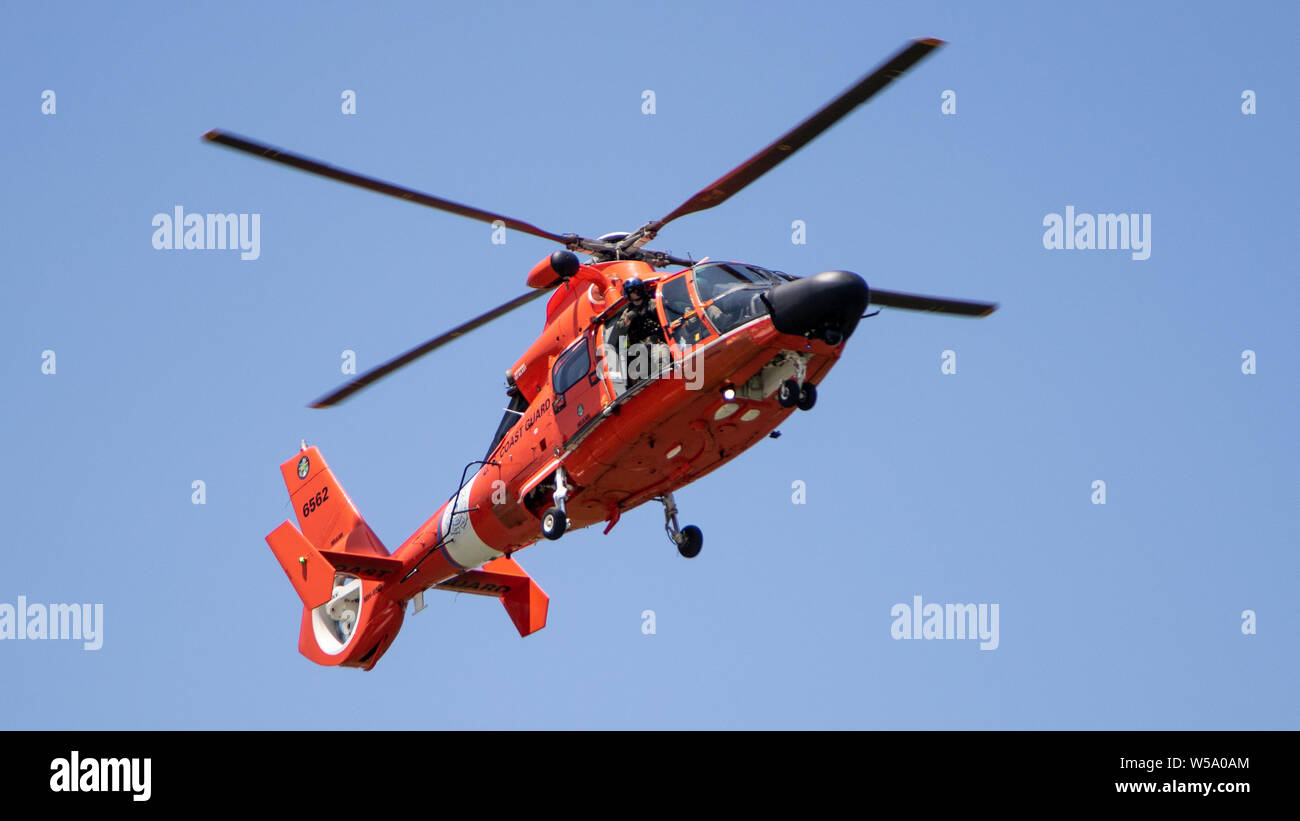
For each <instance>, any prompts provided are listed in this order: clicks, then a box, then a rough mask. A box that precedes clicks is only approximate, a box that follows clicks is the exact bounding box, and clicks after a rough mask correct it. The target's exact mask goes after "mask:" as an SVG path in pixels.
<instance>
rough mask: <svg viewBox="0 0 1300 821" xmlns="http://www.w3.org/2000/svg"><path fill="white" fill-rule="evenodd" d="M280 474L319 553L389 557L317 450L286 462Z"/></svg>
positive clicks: (300, 521) (303, 526) (306, 452)
mask: <svg viewBox="0 0 1300 821" xmlns="http://www.w3.org/2000/svg"><path fill="white" fill-rule="evenodd" d="M280 473H281V475H283V476H284V486H285V487H286V488H287V489H288V490H289V498H290V499H291V500H292V502H293V512H294V515H295V516H297V517H298V527H299V528H301V530H302V533H303V535H304V536H306V537H307V540H308V541H309V542H311V543H312V544H313V545H315V546H316V549H317V550H332V551H336V552H341V553H368V554H370V555H374V556H387V555H388V550H387V549H386V548H385V547H384V544H383V542H381V541H379V537H378V536H376V535H375V533H374V531H373V530H371V529H370V525H368V524H366V520H365V519H363V518H362V517H361V513H360V512H359V511H358V510H357V508H356V505H354V504H352V500H351V499H349V498H348V494H347V493H346V492H344V490H343V486H342V485H340V484H339V480H338V478H337V477H336V476H335V475H334V471H332V470H330V468H329V465H327V464H325V458H324V457H323V456H321V455H320V451H319V450H318V449H317V448H315V447H310V448H307V449H306V450H304V451H302V452H301V453H299V454H298V455H297V456H295V457H293V458H291V459H288V460H286V461H285V462H284V463H283V464H282V465H280Z"/></svg>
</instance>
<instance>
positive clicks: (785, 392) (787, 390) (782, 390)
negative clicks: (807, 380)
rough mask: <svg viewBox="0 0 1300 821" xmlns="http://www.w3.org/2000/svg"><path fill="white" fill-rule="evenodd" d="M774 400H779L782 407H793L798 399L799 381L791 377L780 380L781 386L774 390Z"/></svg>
mask: <svg viewBox="0 0 1300 821" xmlns="http://www.w3.org/2000/svg"><path fill="white" fill-rule="evenodd" d="M776 401H778V402H780V403H781V407H783V408H793V407H794V406H795V404H796V403H797V402H798V401H799V383H798V382H796V381H794V380H793V379H787V380H785V381H784V382H782V383H781V387H779V388H777V390H776Z"/></svg>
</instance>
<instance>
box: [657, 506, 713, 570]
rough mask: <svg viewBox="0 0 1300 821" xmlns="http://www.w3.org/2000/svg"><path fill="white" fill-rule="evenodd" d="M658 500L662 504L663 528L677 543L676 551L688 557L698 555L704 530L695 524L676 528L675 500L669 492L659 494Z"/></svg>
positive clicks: (691, 557)
mask: <svg viewBox="0 0 1300 821" xmlns="http://www.w3.org/2000/svg"><path fill="white" fill-rule="evenodd" d="M659 501H660V502H661V503H663V506H664V530H665V531H667V533H668V538H669V540H670V541H672V543H673V544H675V545H677V552H678V553H680V554H682V555H683V556H685V557H686V558H688V559H694V558H695V557H696V556H698V555H700V548H702V547H704V532H703V531H701V530H700V529H699V528H698V527H696V526H695V525H687V526H686V527H683V528H681V529H680V530H679V529H678V527H677V502H676V500H674V499H673V495H672V494H671V493H665V494H664V495H663V496H660V497H659Z"/></svg>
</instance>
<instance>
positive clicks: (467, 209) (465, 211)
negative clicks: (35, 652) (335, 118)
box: [203, 129, 574, 245]
mask: <svg viewBox="0 0 1300 821" xmlns="http://www.w3.org/2000/svg"><path fill="white" fill-rule="evenodd" d="M203 139H205V140H207V141H208V142H214V143H217V144H219V145H224V146H226V147H227V148H233V149H235V150H236V151H243V152H244V153H246V154H252V155H253V156H254V157H261V158H262V159H264V160H270V161H272V162H278V163H280V164H281V165H288V166H291V167H293V168H297V169H299V170H300V171H306V172H308V173H310V174H316V175H318V176H321V177H329V178H330V179H332V180H338V181H339V182H345V183H347V184H348V185H355V186H358V187H360V188H366V189H369V190H371V191H375V192H377V193H380V194H387V195H388V196H390V197H397V198H398V199H400V200H407V201H409V202H417V203H419V204H420V205H427V206H429V207H430V208H437V209H438V210H439V211H450V212H451V213H453V214H459V215H460V216H462V217H469V218H470V219H473V220H478V221H480V222H487V223H492V222H497V221H498V220H499V221H501V222H502V223H504V224H505V226H506V227H507V228H509V229H510V230H512V231H521V232H523V233H525V234H532V235H533V236H535V237H541V238H542V239H549V240H552V241H554V242H558V243H560V244H561V245H568V243H569V241H570V240H571V239H574V237H565V236H562V235H560V234H552V233H551V232H550V231H543V230H542V229H541V228H538V227H537V226H535V225H531V224H529V223H527V222H523V221H522V220H517V219H512V218H511V217H507V216H503V215H502V214H495V213H493V212H491V211H484V210H482V209H481V208H474V207H472V206H469V205H462V204H460V203H458V202H452V201H451V200H444V199H443V198H441V197H435V196H433V195H432V194H422V193H420V192H419V191H415V190H412V189H410V188H403V187H402V186H400V185H393V184H392V183H388V182H384V181H383V180H377V179H374V178H372V177H365V176H362V175H361V174H354V173H352V172H351V171H345V170H343V169H342V168H335V167H334V166H332V165H326V164H325V163H323V162H320V161H318V160H313V159H311V158H309V157H303V156H300V155H298V154H290V153H289V152H288V151H281V150H280V149H278V148H273V147H272V146H269V145H263V144H262V143H257V142H254V141H252V140H249V139H245V138H244V137H240V136H237V135H235V134H228V133H226V132H224V131H217V130H215V129H214V130H212V131H209V132H208V133H206V134H204V135H203Z"/></svg>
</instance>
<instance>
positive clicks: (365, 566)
mask: <svg viewBox="0 0 1300 821" xmlns="http://www.w3.org/2000/svg"><path fill="white" fill-rule="evenodd" d="M320 554H321V556H323V557H324V558H325V560H326V561H328V562H329V563H330V564H331V565H333V566H334V568H335V569H336V570H338V571H339V572H340V573H350V574H352V575H353V576H360V577H361V578H363V579H381V580H383V581H396V580H397V579H398V578H399V574H400V573H401V572H402V562H401V561H400V560H399V559H390V558H388V557H386V556H369V555H366V554H364V553H339V552H337V551H334V550H322V551H321V552H320Z"/></svg>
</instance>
